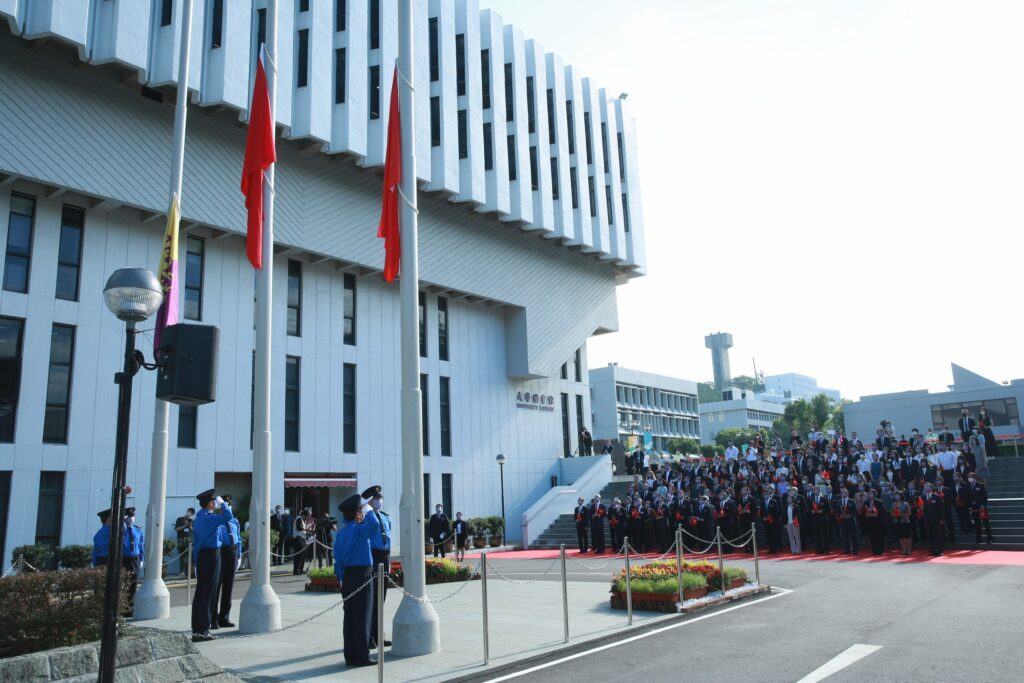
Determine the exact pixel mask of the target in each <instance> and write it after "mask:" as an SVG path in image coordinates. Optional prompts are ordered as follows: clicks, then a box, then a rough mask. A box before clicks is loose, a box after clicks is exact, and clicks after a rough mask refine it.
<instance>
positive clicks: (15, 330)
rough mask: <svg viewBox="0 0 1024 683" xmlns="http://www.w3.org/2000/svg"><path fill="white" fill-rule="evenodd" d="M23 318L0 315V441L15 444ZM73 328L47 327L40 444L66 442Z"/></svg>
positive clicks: (73, 354)
mask: <svg viewBox="0 0 1024 683" xmlns="http://www.w3.org/2000/svg"><path fill="white" fill-rule="evenodd" d="M24 338H25V321H24V320H23V319H21V318H8V317H0V443H14V427H15V422H16V418H17V413H18V398H19V396H20V393H21V359H22V350H23V347H24ZM74 357H75V327H74V326H73V325H63V324H60V323H54V324H53V327H52V328H51V330H50V361H49V367H48V369H47V374H46V396H45V401H44V404H43V443H49V444H66V443H67V442H68V415H69V407H70V403H71V376H72V374H73V372H72V369H73V367H72V366H73V362H74Z"/></svg>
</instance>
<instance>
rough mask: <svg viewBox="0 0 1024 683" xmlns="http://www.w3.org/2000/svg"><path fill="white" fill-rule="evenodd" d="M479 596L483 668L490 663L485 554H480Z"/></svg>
mask: <svg viewBox="0 0 1024 683" xmlns="http://www.w3.org/2000/svg"><path fill="white" fill-rule="evenodd" d="M480 594H481V595H482V596H483V601H484V605H483V607H484V611H483V613H484V666H487V665H489V664H490V663H491V643H490V641H489V640H488V638H487V553H480Z"/></svg>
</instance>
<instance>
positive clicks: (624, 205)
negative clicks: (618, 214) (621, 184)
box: [622, 192, 629, 232]
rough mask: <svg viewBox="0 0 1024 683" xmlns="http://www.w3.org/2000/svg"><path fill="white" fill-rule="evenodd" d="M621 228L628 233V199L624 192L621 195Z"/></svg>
mask: <svg viewBox="0 0 1024 683" xmlns="http://www.w3.org/2000/svg"><path fill="white" fill-rule="evenodd" d="M622 227H623V229H624V230H625V231H626V232H629V198H628V196H627V195H626V193H625V192H623V193H622Z"/></svg>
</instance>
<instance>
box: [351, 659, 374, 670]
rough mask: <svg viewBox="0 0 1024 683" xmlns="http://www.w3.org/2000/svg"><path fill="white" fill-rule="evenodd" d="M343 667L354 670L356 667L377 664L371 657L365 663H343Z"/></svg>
mask: <svg viewBox="0 0 1024 683" xmlns="http://www.w3.org/2000/svg"><path fill="white" fill-rule="evenodd" d="M345 666H347V667H349V668H354V667H357V666H377V662H376V661H374V659H373V658H372V657H371V658H369V659H367V660H366V661H365V662H345Z"/></svg>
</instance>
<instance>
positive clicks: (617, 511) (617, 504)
mask: <svg viewBox="0 0 1024 683" xmlns="http://www.w3.org/2000/svg"><path fill="white" fill-rule="evenodd" d="M627 519H628V517H627V515H626V508H624V507H623V506H622V501H620V500H619V499H618V498H616V499H615V500H614V502H613V503H612V509H611V510H609V511H608V531H609V533H610V534H611V537H612V553H617V552H619V548H621V547H622V539H623V538H624V537H625V536H626V520H627Z"/></svg>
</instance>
